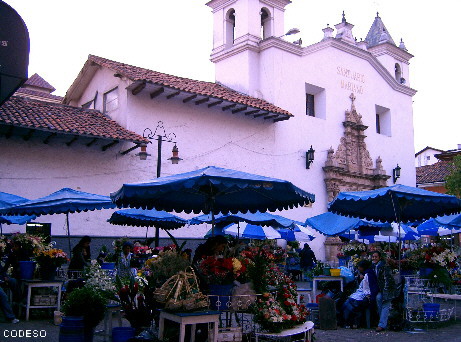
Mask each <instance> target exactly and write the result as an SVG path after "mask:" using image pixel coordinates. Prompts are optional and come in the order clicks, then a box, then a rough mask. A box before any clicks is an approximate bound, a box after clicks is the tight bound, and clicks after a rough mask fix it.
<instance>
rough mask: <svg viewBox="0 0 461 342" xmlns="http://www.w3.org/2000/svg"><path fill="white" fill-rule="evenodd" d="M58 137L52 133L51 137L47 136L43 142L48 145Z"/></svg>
mask: <svg viewBox="0 0 461 342" xmlns="http://www.w3.org/2000/svg"><path fill="white" fill-rule="evenodd" d="M56 135H57V134H56V133H51V134H50V135H49V136H47V137H46V138H45V140H43V143H44V144H48V143H49V142H50V140H51V138H54V137H55V136H56Z"/></svg>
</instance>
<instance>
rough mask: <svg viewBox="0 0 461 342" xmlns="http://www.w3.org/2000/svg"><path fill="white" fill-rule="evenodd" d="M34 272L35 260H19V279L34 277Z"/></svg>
mask: <svg viewBox="0 0 461 342" xmlns="http://www.w3.org/2000/svg"><path fill="white" fill-rule="evenodd" d="M34 272H35V261H20V262H19V273H20V275H21V279H26V280H30V279H34Z"/></svg>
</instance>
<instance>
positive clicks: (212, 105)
mask: <svg viewBox="0 0 461 342" xmlns="http://www.w3.org/2000/svg"><path fill="white" fill-rule="evenodd" d="M223 102H224V101H223V100H218V101H215V102H211V103H210V104H208V108H211V107H214V106H217V105H220V104H221V103H223Z"/></svg>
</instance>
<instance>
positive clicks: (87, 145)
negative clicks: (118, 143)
mask: <svg viewBox="0 0 461 342" xmlns="http://www.w3.org/2000/svg"><path fill="white" fill-rule="evenodd" d="M97 140H98V138H93V140H91V141H90V142H89V143H88V144H86V147H90V146H91V145H93V144H94V143H95V142H96V141H97Z"/></svg>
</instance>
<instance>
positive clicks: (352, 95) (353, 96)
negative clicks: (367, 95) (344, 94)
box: [349, 93, 356, 110]
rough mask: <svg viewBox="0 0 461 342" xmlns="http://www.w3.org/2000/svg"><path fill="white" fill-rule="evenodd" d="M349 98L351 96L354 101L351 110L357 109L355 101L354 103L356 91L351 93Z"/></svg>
mask: <svg viewBox="0 0 461 342" xmlns="http://www.w3.org/2000/svg"><path fill="white" fill-rule="evenodd" d="M349 98H350V99H351V101H352V104H351V110H355V103H354V101H355V99H356V97H355V95H354V93H351V95H350V96H349Z"/></svg>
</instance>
